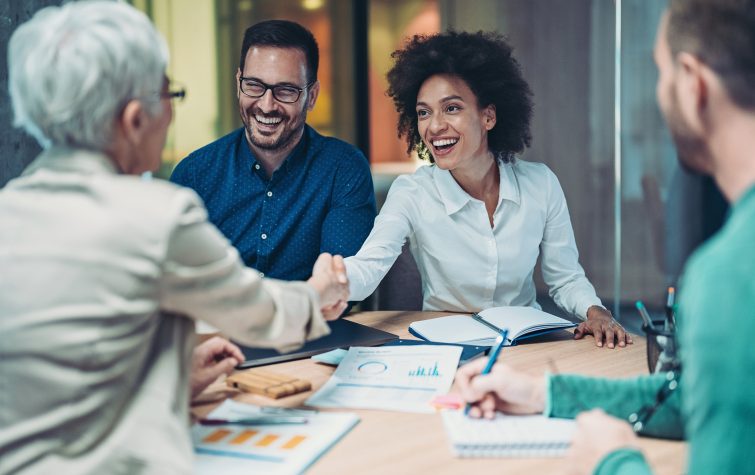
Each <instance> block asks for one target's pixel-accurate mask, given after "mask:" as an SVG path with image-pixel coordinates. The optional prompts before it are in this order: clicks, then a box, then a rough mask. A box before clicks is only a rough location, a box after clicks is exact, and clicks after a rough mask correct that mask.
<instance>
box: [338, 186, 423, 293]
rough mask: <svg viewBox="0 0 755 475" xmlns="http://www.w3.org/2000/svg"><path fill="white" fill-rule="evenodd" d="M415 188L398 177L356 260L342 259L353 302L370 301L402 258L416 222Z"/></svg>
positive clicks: (352, 258) (353, 258) (355, 257)
mask: <svg viewBox="0 0 755 475" xmlns="http://www.w3.org/2000/svg"><path fill="white" fill-rule="evenodd" d="M414 188H415V185H414V184H413V183H412V181H411V180H410V178H409V177H405V176H400V177H398V178H397V179H396V180H395V181H394V182H393V185H391V189H390V191H389V192H388V196H387V197H386V200H385V204H383V207H382V208H381V210H380V213H379V214H378V216H377V218H376V219H375V226H374V227H373V228H372V231H371V232H370V235H369V236H368V237H367V240H366V241H365V242H364V244H362V247H361V249H359V252H357V253H356V255H355V256H352V257H347V258H346V259H345V263H346V272H347V274H348V277H349V291H350V295H351V296H350V299H351V300H352V301H360V300H364V299H366V298H367V297H369V296H370V294H372V293H373V292H374V291H375V289H376V288H377V286H378V285H379V284H380V281H382V280H383V277H385V274H387V273H388V271H389V270H390V269H391V266H393V263H394V262H396V259H397V258H398V256H399V255H400V254H401V248H402V247H403V245H404V242H405V241H406V238H407V236H409V235H410V234H411V232H412V222H413V219H415V216H414V214H415V213H414V210H415V209H416V206H415V203H414V202H413V199H414V198H413V195H415V196H416V190H414V192H412V190H413V189H414Z"/></svg>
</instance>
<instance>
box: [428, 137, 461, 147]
mask: <svg viewBox="0 0 755 475" xmlns="http://www.w3.org/2000/svg"><path fill="white" fill-rule="evenodd" d="M458 141H459V139H443V140H433V147H443V146H445V145H453V144H455V143H456V142H458Z"/></svg>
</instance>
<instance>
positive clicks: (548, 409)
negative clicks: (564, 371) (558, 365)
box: [543, 373, 553, 417]
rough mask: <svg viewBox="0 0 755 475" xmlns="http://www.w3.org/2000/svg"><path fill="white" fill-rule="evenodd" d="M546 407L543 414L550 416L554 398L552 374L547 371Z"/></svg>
mask: <svg viewBox="0 0 755 475" xmlns="http://www.w3.org/2000/svg"><path fill="white" fill-rule="evenodd" d="M544 378H545V408H544V409H543V415H544V416H545V417H550V416H551V412H552V409H553V400H552V398H551V375H550V373H545V376H544Z"/></svg>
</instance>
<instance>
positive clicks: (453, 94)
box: [417, 74, 496, 170]
mask: <svg viewBox="0 0 755 475" xmlns="http://www.w3.org/2000/svg"><path fill="white" fill-rule="evenodd" d="M495 122H496V116H495V109H494V108H493V106H486V107H483V108H480V106H479V105H478V103H477V97H476V96H475V94H474V93H473V92H472V90H471V89H470V88H469V86H468V85H467V83H466V82H465V81H464V80H463V79H461V78H458V77H456V76H450V75H446V74H437V75H435V76H431V77H429V78H428V79H427V80H425V82H424V83H422V86H421V87H420V89H419V93H418V94H417V128H418V130H419V135H420V137H422V141H423V142H424V144H425V146H426V147H427V148H428V150H430V153H431V154H432V156H433V158H434V159H435V163H436V164H437V165H438V167H440V168H442V169H444V170H455V169H459V168H462V169H463V168H469V167H473V166H477V165H478V164H479V163H480V161H482V160H487V159H489V157H490V153H489V152H490V151H489V149H488V131H490V130H491V129H492V128H493V127H494V126H495Z"/></svg>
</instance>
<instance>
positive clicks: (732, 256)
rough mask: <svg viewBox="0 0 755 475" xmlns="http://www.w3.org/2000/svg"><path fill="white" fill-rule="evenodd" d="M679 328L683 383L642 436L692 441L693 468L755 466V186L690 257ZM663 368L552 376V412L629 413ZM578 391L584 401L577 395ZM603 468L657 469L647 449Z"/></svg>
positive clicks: (648, 397)
mask: <svg viewBox="0 0 755 475" xmlns="http://www.w3.org/2000/svg"><path fill="white" fill-rule="evenodd" d="M677 330H678V335H677V336H678V340H679V349H680V357H681V360H682V375H681V382H680V385H679V389H677V390H676V391H674V392H673V393H672V394H671V396H670V397H669V398H668V399H667V400H666V402H665V403H664V404H663V405H662V406H661V407H660V408H659V409H658V411H657V412H656V413H655V414H654V415H653V416H652V418H651V419H650V421H649V422H648V424H647V425H646V426H645V430H644V431H643V432H642V433H643V435H647V436H651V437H664V438H682V437H684V436H685V435H686V439H687V440H688V442H689V459H688V473H689V474H691V475H694V474H702V473H718V474H747V473H755V377H753V373H755V348H753V346H755V345H754V344H753V341H754V340H755V187H753V188H751V189H750V190H749V191H748V192H747V193H746V194H745V195H744V196H743V197H742V198H741V199H740V200H739V201H738V202H737V203H736V204H735V205H734V207H733V209H732V213H731V215H730V217H729V219H728V221H727V223H726V225H725V226H724V227H723V229H722V230H721V231H720V232H719V233H718V234H716V235H715V236H714V237H713V238H711V239H710V240H709V241H708V242H707V243H706V244H704V245H703V246H702V247H701V248H700V249H699V250H698V251H697V252H696V253H695V254H694V255H693V256H692V258H690V260H689V262H688V263H687V267H686V269H685V272H684V278H683V279H682V282H681V285H680V302H679V313H678V317H677ZM663 380H664V375H649V376H642V377H638V378H632V379H625V380H607V379H600V378H586V377H581V376H573V375H559V376H550V377H549V378H548V383H547V384H548V388H549V389H548V397H549V401H548V405H547V406H548V407H547V410H546V412H547V414H548V415H550V416H552V417H574V416H576V414H577V413H579V412H581V411H583V410H587V409H591V408H596V407H599V408H602V409H604V410H605V411H606V412H608V413H609V414H612V415H614V416H616V417H619V418H623V419H626V418H627V417H628V416H629V414H631V413H633V412H636V411H637V410H638V409H640V408H641V407H642V406H644V405H646V404H652V403H653V401H654V400H655V396H656V393H657V392H658V390H659V389H660V388H661V386H662V385H663ZM575 399H576V400H575ZM595 473H596V474H600V475H603V474H620V475H629V474H649V473H650V468H649V467H648V465H647V463H646V461H645V459H644V457H643V456H642V454H641V453H640V452H639V451H637V450H634V449H621V450H617V451H615V452H612V453H610V454H608V455H607V456H606V457H604V458H603V460H602V461H601V462H600V463H599V465H598V467H596V471H595Z"/></svg>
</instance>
